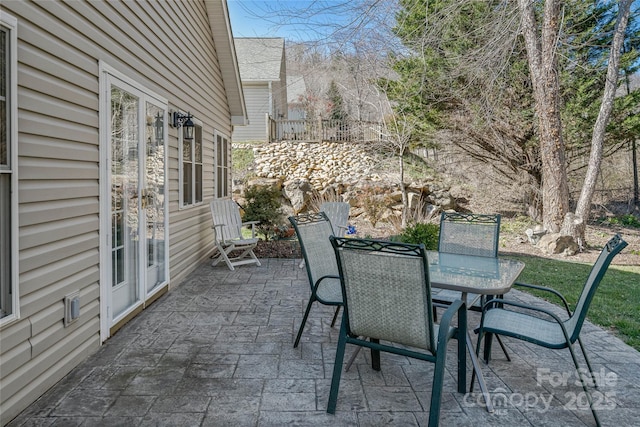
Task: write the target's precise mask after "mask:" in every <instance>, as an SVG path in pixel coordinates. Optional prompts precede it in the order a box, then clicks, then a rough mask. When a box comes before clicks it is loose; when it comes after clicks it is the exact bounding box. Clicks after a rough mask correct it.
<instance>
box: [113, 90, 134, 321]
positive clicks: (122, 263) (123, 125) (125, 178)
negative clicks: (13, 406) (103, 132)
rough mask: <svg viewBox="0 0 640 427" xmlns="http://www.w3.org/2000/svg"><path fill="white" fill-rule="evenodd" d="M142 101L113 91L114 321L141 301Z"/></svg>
mask: <svg viewBox="0 0 640 427" xmlns="http://www.w3.org/2000/svg"><path fill="white" fill-rule="evenodd" d="M139 102H140V100H139V99H138V98H137V97H136V96H134V95H132V94H130V93H128V92H126V91H124V90H122V89H120V88H118V87H115V86H112V88H111V233H112V242H111V263H112V269H111V272H112V282H111V286H112V298H113V301H112V303H113V314H112V319H115V318H117V317H118V316H119V315H120V314H122V313H123V312H125V311H126V310H127V309H128V308H129V307H132V306H133V305H135V303H136V302H137V301H140V293H139V290H138V277H139V273H138V271H139V270H138V252H139V249H138V245H139V236H140V230H139V223H140V221H139V220H138V216H139V212H140V197H139V185H138V181H139V161H140V159H139V155H138V140H139V129H138V128H139V125H138V120H139V116H138V108H139Z"/></svg>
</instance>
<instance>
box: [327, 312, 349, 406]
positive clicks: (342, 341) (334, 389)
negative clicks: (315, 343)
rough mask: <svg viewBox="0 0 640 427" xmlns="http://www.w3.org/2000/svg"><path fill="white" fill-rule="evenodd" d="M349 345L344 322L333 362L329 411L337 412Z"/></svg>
mask: <svg viewBox="0 0 640 427" xmlns="http://www.w3.org/2000/svg"><path fill="white" fill-rule="evenodd" d="M346 345H347V328H346V325H345V324H344V323H343V324H342V325H341V326H340V338H338V347H337V348H336V359H335V362H334V364H333V375H332V377H331V389H330V391H329V403H328V404H327V412H328V413H330V414H335V413H336V404H337V402H338V390H339V388H340V375H341V374H342V362H343V361H344V349H345V347H346Z"/></svg>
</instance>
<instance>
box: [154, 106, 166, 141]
mask: <svg viewBox="0 0 640 427" xmlns="http://www.w3.org/2000/svg"><path fill="white" fill-rule="evenodd" d="M154 126H155V128H156V143H157V144H158V145H162V143H163V141H164V114H160V112H158V113H157V114H156V121H155V123H154Z"/></svg>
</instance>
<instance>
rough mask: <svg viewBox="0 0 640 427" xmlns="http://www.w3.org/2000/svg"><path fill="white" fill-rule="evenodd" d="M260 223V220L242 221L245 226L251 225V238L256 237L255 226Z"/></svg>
mask: <svg viewBox="0 0 640 427" xmlns="http://www.w3.org/2000/svg"><path fill="white" fill-rule="evenodd" d="M258 224H260V221H246V222H243V223H242V226H243V227H246V226H249V225H250V226H251V238H252V239H253V238H255V237H256V228H255V226H256V225H258Z"/></svg>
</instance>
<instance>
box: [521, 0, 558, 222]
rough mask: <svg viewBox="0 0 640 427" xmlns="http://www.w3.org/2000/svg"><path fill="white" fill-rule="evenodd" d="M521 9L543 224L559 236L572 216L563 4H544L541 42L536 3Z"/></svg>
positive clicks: (526, 2)
mask: <svg viewBox="0 0 640 427" xmlns="http://www.w3.org/2000/svg"><path fill="white" fill-rule="evenodd" d="M518 5H519V7H520V12H521V16H522V34H523V36H524V40H525V46H526V49H527V58H528V62H529V71H530V74H531V81H532V85H533V96H534V99H535V105H536V115H537V119H538V130H539V138H540V157H541V160H542V207H543V215H542V220H543V225H544V227H545V229H547V230H549V231H551V232H558V231H560V227H561V226H562V222H563V220H564V217H565V216H566V214H567V213H568V212H569V186H568V184H567V173H566V162H565V147H564V141H563V138H562V122H561V119H560V102H559V93H560V85H559V82H558V71H557V69H558V67H557V63H558V60H557V56H556V51H557V40H558V35H559V32H560V16H561V15H560V11H561V2H560V1H559V0H546V1H545V4H544V18H543V22H542V27H541V37H540V39H538V28H537V27H538V26H537V22H536V16H535V10H534V1H533V0H518Z"/></svg>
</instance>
